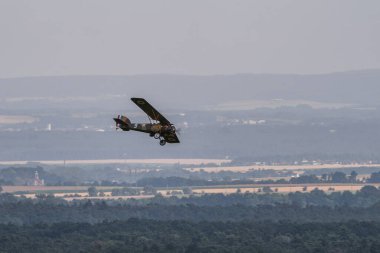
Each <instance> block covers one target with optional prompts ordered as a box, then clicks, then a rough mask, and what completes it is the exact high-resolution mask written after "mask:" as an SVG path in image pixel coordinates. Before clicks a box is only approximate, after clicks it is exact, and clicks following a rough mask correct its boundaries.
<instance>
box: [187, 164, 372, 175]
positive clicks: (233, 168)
mask: <svg viewBox="0 0 380 253" xmlns="http://www.w3.org/2000/svg"><path fill="white" fill-rule="evenodd" d="M377 167H379V168H380V164H357V163H353V164H320V165H250V166H221V167H204V168H188V169H187V170H189V171H192V172H198V171H201V170H203V171H205V172H209V173H210V172H215V173H217V172H221V171H232V172H248V171H252V170H279V171H282V170H291V171H295V172H297V171H299V172H302V171H305V170H318V169H357V168H377Z"/></svg>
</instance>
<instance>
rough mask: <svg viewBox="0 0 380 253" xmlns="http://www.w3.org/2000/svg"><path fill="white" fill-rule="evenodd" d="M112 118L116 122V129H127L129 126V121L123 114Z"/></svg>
mask: <svg viewBox="0 0 380 253" xmlns="http://www.w3.org/2000/svg"><path fill="white" fill-rule="evenodd" d="M114 120H115V122H116V129H118V128H120V129H122V130H124V131H128V130H129V129H130V127H131V121H130V120H129V119H128V118H127V117H125V116H123V115H118V116H117V118H114Z"/></svg>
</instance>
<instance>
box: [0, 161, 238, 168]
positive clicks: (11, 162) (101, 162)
mask: <svg viewBox="0 0 380 253" xmlns="http://www.w3.org/2000/svg"><path fill="white" fill-rule="evenodd" d="M230 162H231V160H225V159H104V160H52V161H0V165H4V166H9V165H27V164H28V163H40V164H42V165H102V164H182V165H201V164H216V165H221V164H223V163H230Z"/></svg>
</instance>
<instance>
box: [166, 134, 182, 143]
mask: <svg viewBox="0 0 380 253" xmlns="http://www.w3.org/2000/svg"><path fill="white" fill-rule="evenodd" d="M163 137H164V139H165V141H166V142H167V143H179V139H178V137H177V135H176V134H175V133H167V134H164V136H163Z"/></svg>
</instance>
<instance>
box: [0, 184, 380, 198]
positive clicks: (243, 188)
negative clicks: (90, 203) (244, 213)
mask: <svg viewBox="0 0 380 253" xmlns="http://www.w3.org/2000/svg"><path fill="white" fill-rule="evenodd" d="M365 185H372V186H375V187H380V183H378V184H247V185H225V186H199V187H197V186H194V187H191V188H192V189H193V193H194V194H218V193H219V194H220V193H221V194H232V193H236V192H237V191H238V189H240V192H241V193H245V192H250V193H258V192H262V189H263V187H270V188H271V190H272V191H273V192H275V191H276V192H279V193H284V194H286V193H291V192H297V191H298V192H310V191H312V190H314V189H319V190H323V191H325V192H334V191H335V192H337V191H353V192H355V191H359V190H360V189H361V188H362V187H364V186H365ZM305 187H306V189H304V188H305ZM96 188H97V189H98V191H102V192H104V193H105V196H104V197H88V192H87V189H88V186H3V189H4V192H9V193H15V194H17V195H21V194H22V195H24V196H25V197H28V198H35V194H36V193H51V194H54V196H56V197H61V198H64V199H66V200H70V201H71V200H74V199H119V198H122V199H130V198H134V199H146V198H152V197H153V195H137V196H111V190H112V189H114V188H120V187H96ZM182 188H183V187H168V188H158V189H157V192H158V193H160V194H162V195H163V196H167V192H172V191H177V192H178V191H181V190H182ZM139 189H140V190H142V188H139ZM68 194H77V195H79V196H78V197H65V195H68Z"/></svg>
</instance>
